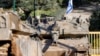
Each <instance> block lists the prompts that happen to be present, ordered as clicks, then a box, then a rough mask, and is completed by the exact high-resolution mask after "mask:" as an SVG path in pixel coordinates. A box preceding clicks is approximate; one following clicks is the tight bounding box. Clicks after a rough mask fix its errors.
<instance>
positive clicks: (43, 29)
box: [39, 16, 89, 56]
mask: <svg viewBox="0 0 100 56" xmlns="http://www.w3.org/2000/svg"><path fill="white" fill-rule="evenodd" d="M43 20H44V19H43ZM45 21H46V22H47V23H44V22H43V21H42V22H41V23H40V24H39V27H40V28H39V30H40V33H41V35H42V36H43V38H44V39H45V40H44V41H43V52H44V56H88V55H89V54H88V50H89V41H88V37H87V35H88V33H89V19H87V18H84V19H82V18H81V16H79V17H78V18H74V17H73V18H72V20H69V19H68V18H63V19H61V20H51V19H46V20H45ZM46 44H47V45H46ZM54 44H55V45H54ZM46 46H49V47H46ZM45 49H46V50H45ZM59 49H60V51H61V50H62V51H61V53H60V52H59ZM57 50H58V51H57ZM54 51H55V52H54Z"/></svg>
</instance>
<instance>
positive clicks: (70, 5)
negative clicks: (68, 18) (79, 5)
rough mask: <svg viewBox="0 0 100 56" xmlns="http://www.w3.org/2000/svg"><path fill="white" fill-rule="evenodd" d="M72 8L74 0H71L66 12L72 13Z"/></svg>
mask: <svg viewBox="0 0 100 56" xmlns="http://www.w3.org/2000/svg"><path fill="white" fill-rule="evenodd" d="M72 10H73V1H72V0H69V2H68V7H67V10H66V14H69V13H71V12H72Z"/></svg>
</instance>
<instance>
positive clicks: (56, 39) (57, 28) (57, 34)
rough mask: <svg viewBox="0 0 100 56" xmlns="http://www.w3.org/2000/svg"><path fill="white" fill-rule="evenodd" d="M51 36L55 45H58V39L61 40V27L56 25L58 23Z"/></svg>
mask: <svg viewBox="0 0 100 56" xmlns="http://www.w3.org/2000/svg"><path fill="white" fill-rule="evenodd" d="M51 35H52V39H53V43H54V45H57V42H58V38H59V27H58V25H57V24H56V22H55V25H54V27H53V29H52V31H51Z"/></svg>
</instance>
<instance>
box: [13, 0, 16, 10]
mask: <svg viewBox="0 0 100 56" xmlns="http://www.w3.org/2000/svg"><path fill="white" fill-rule="evenodd" d="M13 11H16V0H13Z"/></svg>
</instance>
